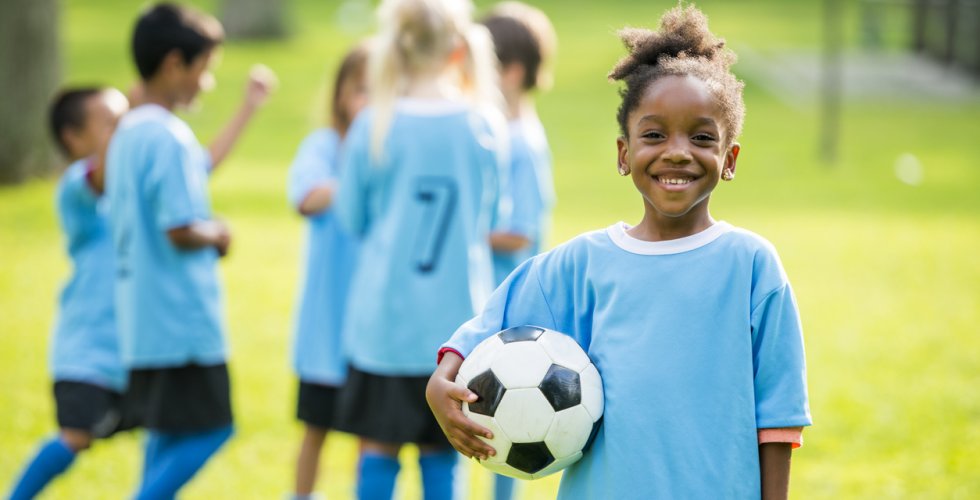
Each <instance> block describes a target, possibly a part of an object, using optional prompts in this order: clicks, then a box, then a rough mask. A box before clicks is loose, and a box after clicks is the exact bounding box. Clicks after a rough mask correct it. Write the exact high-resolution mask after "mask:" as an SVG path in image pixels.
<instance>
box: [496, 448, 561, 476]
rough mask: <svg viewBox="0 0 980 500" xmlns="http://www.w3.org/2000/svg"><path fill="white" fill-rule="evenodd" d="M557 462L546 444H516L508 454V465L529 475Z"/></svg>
mask: <svg viewBox="0 0 980 500" xmlns="http://www.w3.org/2000/svg"><path fill="white" fill-rule="evenodd" d="M554 461H555V457H554V455H552V454H551V450H549V449H548V445H546V444H544V442H541V441H539V442H537V443H514V444H512V445H511V447H510V452H509V453H507V465H509V466H511V467H513V468H515V469H517V470H519V471H521V472H526V473H528V474H534V473H535V472H538V471H540V470H541V469H544V468H545V467H547V466H549V465H551V463H552V462H554Z"/></svg>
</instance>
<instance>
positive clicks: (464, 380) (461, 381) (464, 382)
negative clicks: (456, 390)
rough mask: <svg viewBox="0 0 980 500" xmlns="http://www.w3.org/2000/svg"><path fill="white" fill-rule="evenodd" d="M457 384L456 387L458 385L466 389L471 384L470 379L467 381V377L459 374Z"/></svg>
mask: <svg viewBox="0 0 980 500" xmlns="http://www.w3.org/2000/svg"><path fill="white" fill-rule="evenodd" d="M455 382H456V385H458V386H460V387H466V386H467V385H468V384H469V383H470V381H469V379H467V378H466V377H464V376H463V375H461V374H459V373H457V374H456V381H455Z"/></svg>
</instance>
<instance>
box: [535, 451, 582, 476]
mask: <svg viewBox="0 0 980 500" xmlns="http://www.w3.org/2000/svg"><path fill="white" fill-rule="evenodd" d="M580 458H582V452H581V451H579V452H576V453H575V454H573V455H569V456H567V457H565V458H559V459H558V460H555V461H554V463H552V464H551V465H549V466H547V467H545V468H544V469H541V470H540V471H538V472H536V473H534V475H532V476H531V479H540V478H542V477H545V476H549V475H551V474H554V473H556V472H558V471H560V470H562V469H564V468H565V467H568V466H569V465H572V464H574V463H575V462H578V461H579V459H580Z"/></svg>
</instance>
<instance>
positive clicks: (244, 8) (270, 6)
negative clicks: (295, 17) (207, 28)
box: [221, 0, 287, 39]
mask: <svg viewBox="0 0 980 500" xmlns="http://www.w3.org/2000/svg"><path fill="white" fill-rule="evenodd" d="M221 24H223V25H224V27H225V33H227V35H228V38H237V39H248V38H282V37H285V36H286V34H287V30H286V0H221Z"/></svg>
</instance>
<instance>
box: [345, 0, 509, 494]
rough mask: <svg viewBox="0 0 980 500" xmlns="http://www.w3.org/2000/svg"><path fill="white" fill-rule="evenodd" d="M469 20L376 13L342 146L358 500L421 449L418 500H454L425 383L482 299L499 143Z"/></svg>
mask: <svg viewBox="0 0 980 500" xmlns="http://www.w3.org/2000/svg"><path fill="white" fill-rule="evenodd" d="M471 10H472V5H470V4H469V2H462V1H458V0H432V1H425V2H421V1H417V0H386V1H384V2H382V4H381V6H380V7H379V19H380V23H381V29H380V34H379V35H378V36H377V38H376V41H375V44H374V45H373V46H372V52H371V55H370V57H369V71H368V81H369V85H368V87H369V89H370V93H369V105H370V106H369V107H368V108H366V109H365V110H364V111H363V112H361V114H360V115H358V117H357V119H355V120H354V123H353V125H352V126H351V129H350V131H349V132H348V133H347V136H346V137H345V139H344V152H343V159H342V161H341V183H340V188H339V191H338V194H337V201H336V205H335V210H336V214H337V217H338V219H339V220H340V221H341V222H342V223H343V224H344V225H345V226H346V227H347V228H348V229H349V230H350V232H351V234H352V235H354V236H355V237H357V238H360V240H361V242H360V249H361V250H360V254H359V256H358V263H357V267H356V269H355V271H354V277H353V281H352V283H351V291H350V294H349V297H350V299H349V302H348V305H347V312H346V315H345V317H344V326H343V331H344V333H343V341H344V347H345V351H346V354H347V356H348V359H349V362H350V371H349V373H348V378H347V381H346V382H345V384H344V386H343V387H342V389H341V391H340V395H339V402H338V405H337V406H338V415H337V422H336V427H337V429H339V430H342V431H345V432H350V433H353V434H356V435H358V436H360V437H361V443H362V456H361V459H360V461H359V473H358V491H357V494H358V497H359V498H391V495H392V492H393V489H394V485H395V479H396V476H397V474H398V470H399V463H398V451H399V450H400V449H401V447H402V446H403V445H404V444H408V443H414V444H417V445H419V447H420V458H419V465H420V468H421V471H422V482H423V490H424V495H425V497H426V498H430V499H445V498H451V496H452V494H453V484H452V483H453V468H454V466H455V463H456V457H457V454H456V452H455V451H454V450H453V449H452V447H451V446H449V443H448V442H447V441H446V439H445V437H444V436H443V435H442V433H441V432H440V430H439V426H438V424H437V423H436V421H435V419H434V418H433V417H432V414H431V413H430V412H429V410H428V407H427V406H426V404H425V384H426V381H427V379H428V376H429V374H431V371H432V360H431V357H432V352H434V349H438V346H439V345H440V344H441V343H442V341H443V340H444V339H445V336H446V334H447V333H448V332H450V331H452V329H453V328H455V327H456V326H457V325H458V323H460V322H462V321H465V319H466V318H467V317H471V316H472V315H473V314H474V313H475V312H476V311H477V310H478V308H479V307H480V305H481V304H482V303H483V301H484V300H485V299H486V297H487V296H488V295H489V293H490V291H491V290H492V268H491V260H490V248H489V244H488V237H489V230H490V224H491V222H492V220H491V219H492V215H493V211H494V207H495V205H496V202H497V192H498V177H499V175H500V172H499V169H500V166H501V165H502V164H503V163H502V159H501V157H500V155H499V149H500V147H501V144H502V142H503V141H505V140H506V138H505V137H501V136H500V135H498V128H502V127H503V117H502V116H500V112H499V109H496V108H493V105H495V104H496V101H494V100H493V99H494V96H496V97H497V98H498V99H499V91H498V90H497V89H496V86H495V85H494V76H493V75H494V71H495V70H494V67H493V59H492V58H493V49H492V47H491V46H490V40H489V37H488V36H487V34H486V32H485V30H483V29H482V28H481V27H479V26H477V25H474V24H473V23H472V21H471V20H470V15H471ZM494 112H495V113H496V114H494ZM503 133H505V132H503Z"/></svg>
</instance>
